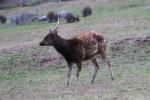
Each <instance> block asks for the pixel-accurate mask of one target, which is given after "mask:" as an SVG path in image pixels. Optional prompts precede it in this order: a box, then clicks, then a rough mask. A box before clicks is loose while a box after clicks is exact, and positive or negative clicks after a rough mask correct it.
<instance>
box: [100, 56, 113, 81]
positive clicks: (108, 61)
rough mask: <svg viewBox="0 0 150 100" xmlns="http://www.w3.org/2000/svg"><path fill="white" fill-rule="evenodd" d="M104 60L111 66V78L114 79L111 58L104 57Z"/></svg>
mask: <svg viewBox="0 0 150 100" xmlns="http://www.w3.org/2000/svg"><path fill="white" fill-rule="evenodd" d="M102 60H103V61H104V62H106V63H107V64H108V67H109V70H110V75H111V79H112V80H115V78H114V74H113V71H112V65H111V61H110V60H109V58H108V57H106V58H102Z"/></svg>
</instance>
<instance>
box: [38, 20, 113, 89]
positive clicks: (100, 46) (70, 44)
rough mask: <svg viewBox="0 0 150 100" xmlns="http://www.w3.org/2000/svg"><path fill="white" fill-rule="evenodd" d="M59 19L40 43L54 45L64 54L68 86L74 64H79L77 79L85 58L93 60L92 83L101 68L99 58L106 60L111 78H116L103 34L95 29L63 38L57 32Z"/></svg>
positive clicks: (41, 44)
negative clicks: (69, 37)
mask: <svg viewBox="0 0 150 100" xmlns="http://www.w3.org/2000/svg"><path fill="white" fill-rule="evenodd" d="M58 24H59V20H58V23H57V26H56V28H55V29H54V30H51V29H50V30H49V34H48V35H46V36H45V37H44V39H43V40H42V41H41V42H40V43H39V45H40V46H54V48H55V49H56V50H57V51H58V52H59V53H60V54H61V55H63V56H64V58H65V60H66V62H67V65H68V75H67V76H68V80H67V86H68V85H69V81H70V77H71V72H72V65H73V64H76V65H77V71H76V76H77V81H78V77H79V73H80V71H81V68H82V62H83V61H85V60H91V61H92V63H93V65H94V67H95V71H94V75H93V77H92V80H91V83H94V80H95V77H96V74H97V72H98V69H99V65H98V63H97V61H96V60H97V58H100V59H102V60H103V61H104V62H106V63H107V64H108V66H109V69H110V74H111V79H112V80H114V76H113V72H112V66H111V62H110V60H109V58H108V57H107V53H106V48H107V43H106V42H105V39H104V37H103V36H102V35H99V34H97V33H96V32H93V31H87V32H84V33H81V35H79V36H76V37H73V38H72V39H68V40H66V39H63V38H62V37H60V36H59V35H58V34H57V29H58Z"/></svg>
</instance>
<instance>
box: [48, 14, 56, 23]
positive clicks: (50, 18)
mask: <svg viewBox="0 0 150 100" xmlns="http://www.w3.org/2000/svg"><path fill="white" fill-rule="evenodd" d="M57 18H58V17H57V14H56V13H55V12H53V11H51V12H49V13H48V14H47V20H48V22H49V23H52V22H56V21H57Z"/></svg>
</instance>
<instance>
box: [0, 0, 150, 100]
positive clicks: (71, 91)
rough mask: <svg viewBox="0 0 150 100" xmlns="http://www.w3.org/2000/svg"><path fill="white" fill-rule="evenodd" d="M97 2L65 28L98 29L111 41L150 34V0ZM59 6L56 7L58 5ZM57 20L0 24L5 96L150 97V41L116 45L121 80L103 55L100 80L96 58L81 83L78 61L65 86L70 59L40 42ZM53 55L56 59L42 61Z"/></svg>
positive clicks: (29, 99)
mask: <svg viewBox="0 0 150 100" xmlns="http://www.w3.org/2000/svg"><path fill="white" fill-rule="evenodd" d="M76 2H78V1H76ZM88 2H89V1H88ZM72 3H74V2H72ZM91 4H93V11H94V12H93V16H90V17H87V18H82V17H81V21H80V22H79V23H73V24H66V23H65V22H64V21H61V22H60V27H59V31H60V33H59V34H60V35H62V36H63V37H72V36H74V35H76V34H78V32H81V31H83V30H89V29H92V30H96V31H99V32H104V33H103V34H104V36H105V37H106V38H107V40H108V41H109V42H111V43H113V42H114V41H115V39H117V40H120V39H124V38H125V37H133V38H137V37H141V38H143V37H146V36H150V30H149V26H150V24H149V20H150V19H149V18H150V13H149V9H150V8H149V6H150V5H149V0H144V1H140V0H126V1H122V0H115V1H112V2H104V3H100V4H98V3H93V2H92V3H91ZM60 5H61V9H63V8H64V9H69V10H70V11H72V12H74V13H76V14H80V8H82V7H81V5H80V3H79V5H78V6H75V7H71V6H67V7H66V6H63V4H60ZM53 9H55V8H53ZM59 9H60V8H59V7H56V10H59ZM44 12H45V11H44ZM41 13H43V12H41ZM91 23H92V24H91ZM55 24H56V23H53V24H50V25H49V24H48V23H46V22H33V23H30V24H26V25H19V26H13V25H8V24H5V25H0V41H1V42H0V48H1V49H0V100H8V99H14V100H20V99H22V100H60V99H61V100H149V99H150V96H149V94H150V68H149V66H150V62H149V60H150V46H149V45H143V46H142V47H141V46H137V45H134V43H133V44H132V43H131V44H128V45H123V44H121V45H119V46H120V48H121V49H117V50H113V49H111V48H110V50H109V56H110V58H111V61H112V64H113V70H114V73H115V77H116V80H115V81H111V80H110V75H109V70H108V67H107V65H106V64H105V63H103V62H102V61H99V65H100V67H101V68H100V70H99V73H98V75H97V78H96V81H95V83H94V84H90V80H91V78H92V75H93V71H94V69H93V67H92V64H91V62H90V61H87V62H84V64H83V69H82V72H81V74H80V83H79V84H77V82H76V76H75V72H76V71H75V70H76V67H75V66H74V68H73V73H72V78H71V84H70V86H69V87H65V85H66V76H67V75H66V72H67V68H66V62H65V61H64V59H61V58H59V55H58V54H57V53H56V51H54V49H53V48H50V47H45V48H43V47H39V46H37V42H39V41H40V40H41V37H43V36H44V35H45V34H47V33H48V29H49V26H54V25H55ZM73 31H74V32H75V33H74V34H72V33H73ZM69 33H70V34H69ZM68 34H69V36H68ZM112 46H114V45H112V44H110V47H112ZM48 58H49V59H50V62H42V61H43V60H45V59H48Z"/></svg>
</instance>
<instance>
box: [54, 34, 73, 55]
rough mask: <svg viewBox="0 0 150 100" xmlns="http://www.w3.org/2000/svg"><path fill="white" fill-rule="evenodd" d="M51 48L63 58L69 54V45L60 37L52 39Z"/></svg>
mask: <svg viewBox="0 0 150 100" xmlns="http://www.w3.org/2000/svg"><path fill="white" fill-rule="evenodd" d="M53 46H54V48H55V49H56V50H57V51H58V52H59V53H60V54H62V55H63V56H65V55H67V54H69V49H70V44H69V42H68V41H67V40H66V39H63V38H62V37H60V36H56V37H54V38H53Z"/></svg>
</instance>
